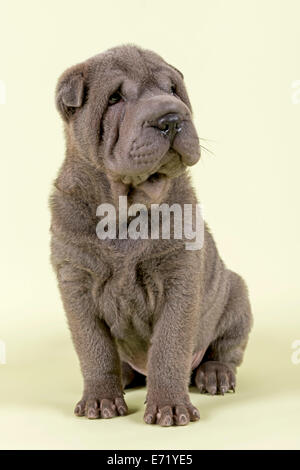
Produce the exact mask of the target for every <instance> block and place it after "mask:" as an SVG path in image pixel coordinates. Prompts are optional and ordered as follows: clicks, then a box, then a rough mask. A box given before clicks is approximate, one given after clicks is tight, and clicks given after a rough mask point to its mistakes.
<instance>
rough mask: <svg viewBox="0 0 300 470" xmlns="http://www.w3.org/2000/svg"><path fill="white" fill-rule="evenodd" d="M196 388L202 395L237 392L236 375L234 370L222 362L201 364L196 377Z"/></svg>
mask: <svg viewBox="0 0 300 470" xmlns="http://www.w3.org/2000/svg"><path fill="white" fill-rule="evenodd" d="M195 382H196V386H197V387H198V388H199V390H200V392H201V393H210V394H211V395H216V394H217V393H219V394H221V395H224V393H226V392H229V391H230V390H232V391H233V392H234V391H235V375H234V373H233V372H232V370H231V369H230V368H229V367H228V366H227V365H226V364H223V363H222V362H217V361H208V362H204V363H203V364H201V365H200V366H199V367H198V369H197V372H196V376H195Z"/></svg>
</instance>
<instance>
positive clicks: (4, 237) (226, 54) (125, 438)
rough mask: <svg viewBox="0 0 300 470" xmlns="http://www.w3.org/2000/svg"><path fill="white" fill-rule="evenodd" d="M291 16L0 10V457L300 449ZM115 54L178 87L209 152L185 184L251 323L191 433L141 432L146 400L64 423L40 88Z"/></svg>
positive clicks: (171, 8) (76, 376) (265, 9)
mask: <svg viewBox="0 0 300 470" xmlns="http://www.w3.org/2000/svg"><path fill="white" fill-rule="evenodd" d="M299 16H300V5H299V2H298V1H297V0H295V1H293V0H286V1H283V0H282V1H279V0H263V1H258V0H254V1H250V0H243V1H239V0H227V1H226V2H225V1H222V0H213V1H210V2H208V1H205V0H200V1H199V0H197V1H196V0H188V1H186V2H181V1H179V0H172V1H171V0H166V1H164V2H161V1H159V0H151V1H150V0H128V1H126V2H123V1H121V0H118V1H114V2H112V3H109V2H104V1H96V0H85V2H81V1H70V0H63V1H58V0H53V1H49V0H47V1H43V2H40V1H38V0H36V1H35V0H28V1H27V2H22V1H21V0H19V1H17V0H13V1H10V2H2V5H1V28H0V44H1V46H0V47H1V56H0V57H1V63H0V80H1V82H0V83H1V104H0V123H1V140H0V151H1V175H2V180H1V185H0V191H1V217H2V219H1V220H2V224H1V234H0V237H1V244H0V247H1V272H0V276H1V286H2V291H1V305H0V340H1V341H2V343H1V344H2V346H3V345H4V346H5V350H6V364H4V363H3V362H5V361H4V359H5V358H4V355H3V354H2V355H1V361H0V362H1V363H0V377H1V378H0V380H1V386H0V420H1V430H0V448H1V449H14V448H18V449H101V448H103V449H115V448H119V449H141V448H156V449H168V448H169V449H180V448H185V449H218V448H219V449H220V448H222V449H231V448H259V449H264V448H272V449H273V448H274V449H275V448H298V449H299V448H300V443H299V420H300V402H299V390H300V363H299V362H300V352H299V354H298V352H297V340H300V319H299V312H300V305H299V304H300V302H299V301H300V296H299V266H300V256H299V240H300V223H299V171H300V158H299V156H300V154H299V151H300V140H299V123H300V81H299V80H300V61H299V57H300V54H299V53H300V51H299V47H300V46H299V45H300V30H299V24H298V19H299ZM124 43H135V44H138V45H140V46H142V47H145V48H149V49H153V50H154V51H156V52H157V53H159V54H160V55H162V56H163V57H164V58H165V59H166V60H167V61H168V62H169V63H171V64H173V65H175V66H176V67H177V68H179V69H180V70H181V71H182V72H183V73H184V76H185V81H186V86H187V89H188V91H189V94H190V99H191V102H192V105H193V110H194V120H195V123H196V127H197V130H198V132H199V136H200V138H201V139H203V140H201V144H202V145H203V146H204V147H206V148H207V149H208V150H205V149H203V150H202V159H201V161H200V162H199V163H198V164H197V166H196V167H193V168H192V170H191V172H192V180H193V183H194V186H195V188H196V191H197V194H198V196H199V199H200V200H201V203H202V205H203V209H204V217H205V219H206V221H207V222H208V224H209V226H210V228H211V230H212V232H213V234H214V237H215V240H216V242H217V246H218V248H219V251H220V253H221V256H222V258H223V259H224V261H225V263H226V264H227V265H228V267H230V268H231V269H233V270H236V271H237V272H239V273H241V274H242V276H243V277H244V278H245V279H246V281H247V284H248V286H249V291H250V298H251V302H252V308H253V313H254V320H255V322H254V328H253V330H252V333H251V336H250V342H249V346H248V349H247V351H246V356H245V360H244V363H243V364H242V366H241V367H240V369H239V371H238V376H237V380H238V386H237V392H236V394H235V395H234V394H228V395H227V396H225V397H209V396H202V395H200V394H198V393H197V392H196V391H195V390H194V391H193V392H192V397H191V398H192V401H193V403H194V404H195V405H196V406H197V407H198V408H199V410H200V414H201V420H200V422H198V423H193V424H191V425H189V426H187V427H180V428H175V427H174V428H170V429H164V428H158V427H156V426H152V427H151V426H146V425H145V424H144V423H143V420H142V416H143V412H144V405H143V403H144V399H145V389H139V390H134V391H130V392H127V394H126V398H127V402H128V405H129V408H130V411H131V413H130V414H129V416H127V417H125V418H117V419H112V420H95V421H88V420H87V419H84V418H81V419H80V418H76V417H75V416H74V415H73V408H74V404H75V402H76V401H77V400H78V399H79V398H80V395H81V391H82V390H81V387H82V383H81V375H80V371H79V366H78V362H77V357H76V355H75V351H74V349H73V346H72V343H71V339H70V335H69V331H68V328H67V325H66V320H65V315H64V312H63V308H62V304H61V301H60V298H59V293H58V290H57V286H56V279H55V276H54V274H53V272H52V269H51V266H50V261H49V238H50V237H49V225H50V215H49V210H48V197H49V193H50V189H51V184H52V181H53V179H54V178H55V176H56V173H57V170H58V168H59V166H60V165H61V163H62V161H63V156H64V140H63V129H62V124H61V120H60V118H59V116H58V114H57V112H56V109H55V106H54V89H55V85H56V81H57V78H58V76H59V75H60V74H61V73H62V72H63V71H64V70H65V69H66V68H67V67H69V66H71V65H73V64H76V63H78V62H80V61H82V60H84V59H86V58H88V57H90V56H92V55H94V54H97V53H99V52H101V51H103V50H105V49H107V48H109V47H113V46H115V45H118V44H124ZM293 346H294V349H293ZM2 349H3V348H2ZM298 349H299V342H298Z"/></svg>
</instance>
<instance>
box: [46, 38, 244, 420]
mask: <svg viewBox="0 0 300 470" xmlns="http://www.w3.org/2000/svg"><path fill="white" fill-rule="evenodd" d="M56 104H57V108H58V110H59V112H60V114H61V117H62V119H63V121H64V124H65V136H66V157H65V160H64V162H63V164H62V167H61V169H60V171H59V174H58V177H57V179H56V181H55V185H54V190H53V193H52V196H51V200H50V205H51V212H52V224H51V232H52V242H51V249H52V264H53V266H54V269H55V271H56V273H57V278H58V284H59V289H60V292H61V297H62V300H63V304H64V308H65V311H66V314H67V318H68V323H69V327H70V330H71V334H72V338H73V342H74V345H75V348H76V351H77V354H78V356H79V360H80V365H81V370H82V374H83V378H84V391H83V396H82V399H81V400H80V401H79V403H78V404H77V405H76V408H75V414H76V415H78V416H84V415H85V416H87V417H88V418H100V417H101V418H111V417H113V416H117V415H125V414H126V413H127V411H128V410H127V406H126V403H125V401H124V398H123V393H124V392H123V390H124V387H125V386H128V385H130V383H131V382H132V381H134V380H135V379H136V377H138V376H139V374H142V375H144V376H147V401H146V411H145V415H144V419H145V422H146V423H149V424H154V423H157V424H160V425H162V426H169V425H172V424H177V425H184V424H187V423H188V422H189V421H195V420H197V419H199V412H198V410H197V408H195V407H194V406H193V405H192V404H191V402H190V399H189V394H188V387H189V383H190V380H191V373H192V371H194V372H193V380H195V384H196V386H197V387H198V388H199V390H200V391H201V392H203V393H205V392H208V393H211V394H216V393H222V394H224V393H225V392H227V391H229V390H234V387H235V371H236V367H237V366H238V365H239V364H240V363H241V361H242V358H243V353H244V349H245V346H246V343H247V339H248V333H249V331H250V327H251V321H252V320H251V311H250V305H249V301H248V294H247V289H246V286H245V284H244V282H243V280H242V279H241V277H240V276H239V275H237V274H235V273H234V272H232V271H230V270H228V269H227V268H226V267H225V266H224V263H223V262H222V260H221V259H220V257H219V254H218V252H217V249H216V246H215V243H214V241H213V238H212V236H211V234H210V232H209V231H208V229H207V227H206V226H205V235H204V244H203V247H202V249H201V250H186V249H185V243H184V239H181V240H180V239H174V237H173V238H172V237H171V239H169V240H168V239H163V238H162V237H160V238H159V239H137V240H132V239H130V238H128V239H120V238H118V237H117V238H116V239H105V240H101V239H99V238H98V237H97V234H96V226H97V223H98V222H99V218H98V217H97V216H96V211H97V207H98V206H99V205H100V204H102V203H110V204H113V205H114V207H116V208H117V209H118V201H119V196H125V197H127V200H128V204H133V203H142V204H144V205H146V207H150V205H151V204H153V203H156V204H162V203H166V204H168V205H169V206H171V205H172V204H175V203H176V204H180V206H181V207H184V204H192V205H193V207H195V206H196V204H197V200H196V197H195V194H194V191H193V189H192V187H191V184H190V181H189V178H188V175H187V173H186V168H187V167H188V166H191V165H193V164H195V163H196V162H197V161H198V159H199V157H200V153H199V141H198V137H197V133H196V130H195V127H194V125H193V122H192V115H191V105H190V102H189V99H188V96H187V92H186V90H185V86H184V83H183V76H182V74H181V73H180V72H179V71H178V70H177V69H175V68H173V67H172V66H170V65H169V64H167V63H166V62H165V61H164V60H163V59H162V58H161V57H159V56H158V55H157V54H155V53H153V52H151V51H148V50H143V49H140V48H138V47H136V46H132V45H129V46H122V47H116V48H114V49H111V50H109V51H107V52H105V53H103V54H99V55H97V56H95V57H92V58H91V59H89V60H87V61H86V62H83V63H81V64H78V65H76V66H74V67H71V68H69V69H68V70H67V71H66V72H65V73H64V74H63V75H62V76H61V78H60V79H59V82H58V85H57V90H56Z"/></svg>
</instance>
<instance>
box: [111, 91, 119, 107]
mask: <svg viewBox="0 0 300 470" xmlns="http://www.w3.org/2000/svg"><path fill="white" fill-rule="evenodd" d="M121 99H122V96H121V94H120V92H119V91H116V92H115V93H113V94H112V95H110V97H109V99H108V104H109V105H110V106H111V105H113V104H116V103H118V102H119V101H121Z"/></svg>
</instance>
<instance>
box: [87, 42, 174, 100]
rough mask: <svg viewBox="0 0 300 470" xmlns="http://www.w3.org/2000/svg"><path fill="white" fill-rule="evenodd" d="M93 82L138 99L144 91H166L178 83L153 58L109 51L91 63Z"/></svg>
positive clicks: (170, 71) (170, 70)
mask: <svg viewBox="0 0 300 470" xmlns="http://www.w3.org/2000/svg"><path fill="white" fill-rule="evenodd" d="M91 68H92V75H93V80H94V81H97V82H99V83H100V82H101V83H102V84H103V83H105V84H106V86H107V88H110V89H114V88H118V87H121V88H122V91H123V92H124V93H126V94H128V95H133V96H134V95H140V93H141V92H142V91H143V92H144V91H145V90H147V89H148V90H150V89H153V88H159V89H161V90H162V91H168V90H169V89H170V85H171V84H172V83H173V82H174V81H175V80H176V79H177V80H178V79H180V76H179V74H178V73H176V71H175V70H173V68H172V67H170V66H169V65H168V64H167V63H166V62H164V61H163V59H161V58H160V57H159V56H156V54H151V53H146V54H142V53H141V51H139V50H135V49H132V50H126V49H125V50H124V51H122V52H121V51H120V52H115V51H114V50H112V51H108V52H106V53H104V54H100V55H99V56H97V57H96V58H95V59H94V60H93V62H92V63H91Z"/></svg>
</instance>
